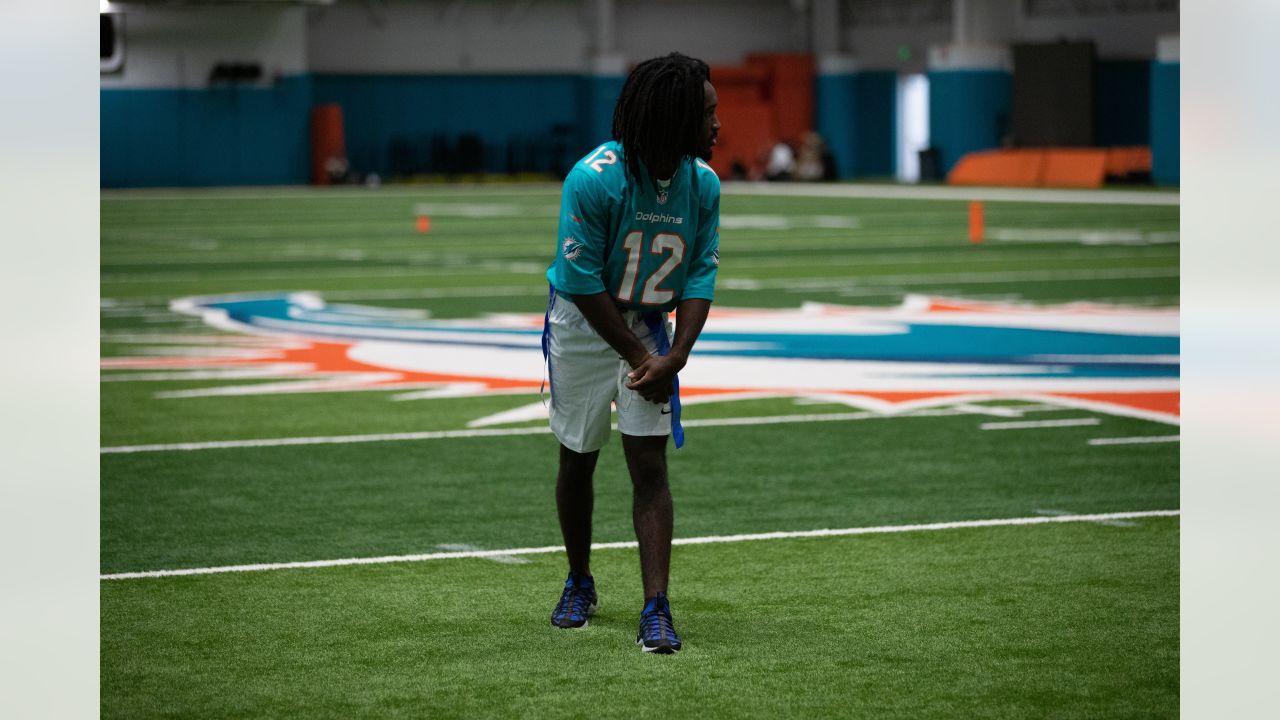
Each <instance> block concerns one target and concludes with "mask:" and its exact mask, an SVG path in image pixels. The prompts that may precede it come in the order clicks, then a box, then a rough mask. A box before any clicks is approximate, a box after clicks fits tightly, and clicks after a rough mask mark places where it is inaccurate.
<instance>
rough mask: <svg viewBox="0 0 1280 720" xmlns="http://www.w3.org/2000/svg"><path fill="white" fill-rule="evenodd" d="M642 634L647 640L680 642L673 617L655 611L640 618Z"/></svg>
mask: <svg viewBox="0 0 1280 720" xmlns="http://www.w3.org/2000/svg"><path fill="white" fill-rule="evenodd" d="M640 632H641V634H642V635H643V636H644V639H645V640H657V641H661V640H664V639H670V640H672V641H673V642H674V641H677V640H679V638H678V637H677V636H676V629H675V626H674V625H672V623H671V615H669V614H667V613H665V612H662V611H661V610H655V611H653V612H648V613H645V614H644V615H641V616H640Z"/></svg>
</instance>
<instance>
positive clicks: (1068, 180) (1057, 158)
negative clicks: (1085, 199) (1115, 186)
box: [1040, 148, 1107, 188]
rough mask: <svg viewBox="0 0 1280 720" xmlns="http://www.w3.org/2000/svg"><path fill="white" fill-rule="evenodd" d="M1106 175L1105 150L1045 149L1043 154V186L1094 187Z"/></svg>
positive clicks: (1098, 184) (1097, 185) (1099, 185)
mask: <svg viewBox="0 0 1280 720" xmlns="http://www.w3.org/2000/svg"><path fill="white" fill-rule="evenodd" d="M1106 177H1107V151H1106V150H1102V149H1100V148H1099V149H1096V150H1095V149H1087V148H1080V149H1064V150H1047V151H1045V154H1044V178H1043V180H1042V181H1041V183H1040V184H1041V185H1043V186H1045V187H1068V188H1096V187H1102V181H1103V180H1105V179H1106Z"/></svg>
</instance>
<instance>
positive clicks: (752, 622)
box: [101, 519, 1178, 718]
mask: <svg viewBox="0 0 1280 720" xmlns="http://www.w3.org/2000/svg"><path fill="white" fill-rule="evenodd" d="M1177 525H1178V523H1177V521H1176V520H1174V519H1143V520H1140V521H1137V523H1136V525H1135V526H1133V527H1107V526H1099V525H1094V524H1070V525H1067V524H1064V525H1053V526H1034V527H1006V528H984V529H965V530H949V531H941V532H920V533H907V534H897V535H889V536H865V537H856V538H823V539H804V540H781V541H767V542H749V543H740V544H733V545H711V546H686V547H678V548H676V550H675V556H674V560H673V578H672V597H673V608H674V611H675V617H676V622H677V629H678V630H679V631H680V632H681V633H682V634H683V636H684V639H685V642H686V649H685V650H684V651H683V652H682V653H680V654H679V655H676V656H672V657H655V656H648V655H644V654H642V653H640V652H639V651H638V649H636V647H635V646H634V644H633V643H634V637H635V628H636V616H637V615H638V611H639V603H640V597H639V595H640V593H639V585H638V578H637V576H638V570H637V568H636V564H637V562H636V556H635V552H634V551H626V550H619V551H598V552H596V553H595V555H594V557H593V561H592V562H593V572H594V574H595V576H596V579H597V583H598V584H599V588H600V591H601V598H602V605H601V610H600V612H599V614H598V615H597V616H596V617H595V618H593V620H592V622H591V625H590V626H589V627H588V628H587V629H585V630H582V631H562V630H556V629H554V628H551V627H550V626H549V624H548V622H547V619H546V616H547V615H548V614H549V612H550V608H551V605H552V604H554V601H555V597H556V594H557V593H558V591H559V585H560V581H561V580H562V574H563V564H564V559H563V557H562V556H558V555H557V556H532V557H531V558H530V560H531V562H529V563H528V564H520V565H507V564H501V565H500V564H497V563H493V562H489V561H483V560H460V561H436V562H427V563H416V564H398V565H385V566H363V567H344V568H329V569H319V570H294V571H273V572H264V573H238V574H230V575H214V576H203V577H185V578H162V579H149V580H128V581H106V582H103V583H102V588H101V589H102V627H103V639H102V717H104V718H117V717H119V718H126V717H127V718H145V717H205V718H220V717H227V718H231V717H236V718H245V717H294V718H349V717H441V718H453V717H459V718H461V717H529V718H533V717H548V716H554V717H581V718H623V717H626V718H630V717H636V716H638V715H648V714H660V715H662V716H664V717H677V718H683V717H701V718H742V717H760V718H765V717H768V718H791V717H797V718H799V717H874V718H920V717H931V718H934V717H936V718H972V717H987V718H1025V717H1058V718H1091V717H1108V718H1131V717H1132V718H1142V717H1169V716H1171V715H1174V714H1176V713H1177V711H1178V596H1177V587H1178V558H1177V545H1178V541H1177V536H1178V532H1177Z"/></svg>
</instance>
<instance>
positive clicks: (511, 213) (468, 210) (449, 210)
mask: <svg viewBox="0 0 1280 720" xmlns="http://www.w3.org/2000/svg"><path fill="white" fill-rule="evenodd" d="M413 214H414V215H427V216H439V217H461V218H527V217H533V218H548V217H560V208H558V207H555V206H552V205H539V204H533V205H515V204H511V203H436V204H427V203H417V204H415V205H414V206H413Z"/></svg>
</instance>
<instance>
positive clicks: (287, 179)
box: [99, 74, 622, 188]
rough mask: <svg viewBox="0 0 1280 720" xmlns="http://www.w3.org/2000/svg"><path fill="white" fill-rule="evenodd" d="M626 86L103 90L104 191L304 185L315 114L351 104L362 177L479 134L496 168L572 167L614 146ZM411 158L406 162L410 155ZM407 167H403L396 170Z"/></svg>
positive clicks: (327, 82)
mask: <svg viewBox="0 0 1280 720" xmlns="http://www.w3.org/2000/svg"><path fill="white" fill-rule="evenodd" d="M621 87H622V78H621V77H613V76H583V75H574V74H547V75H313V76H298V77H291V78H287V79H284V80H281V81H280V82H278V83H276V84H275V85H273V86H271V87H265V88H264V87H235V86H227V87H216V88H201V89H137V88H131V89H102V90H101V91H100V95H99V98H100V106H101V121H100V122H101V124H100V129H101V133H100V134H101V141H100V143H101V144H100V148H101V173H100V181H101V185H102V187H108V188H110V187H148V186H151V187H155V186H189V185H270V184H303V183H306V182H308V181H309V180H310V162H311V161H310V152H311V150H310V113H311V108H312V107H313V106H314V105H315V104H318V103H329V102H336V103H338V104H340V105H341V106H342V108H343V125H344V131H345V136H346V144H347V154H348V157H349V159H350V161H351V167H352V169H353V170H355V171H358V172H360V173H369V172H377V173H379V174H382V175H384V176H388V175H391V174H395V172H394V171H396V170H405V171H417V170H421V171H426V170H428V169H431V168H432V167H433V165H432V163H433V162H434V160H438V158H435V159H434V160H433V158H432V144H433V141H435V140H438V139H439V138H443V139H444V140H445V141H446V142H448V143H451V144H455V145H456V143H457V141H458V139H459V137H461V136H462V135H467V134H471V135H474V136H476V137H477V138H478V139H479V141H480V143H481V146H482V159H481V162H482V169H483V170H485V171H488V172H507V171H514V170H531V171H537V172H554V171H556V170H563V169H566V168H567V165H568V164H569V163H572V162H573V161H574V160H576V159H578V158H579V157H581V156H582V155H583V154H585V153H586V152H587V151H589V150H590V149H591V148H592V147H594V145H595V144H596V143H599V142H602V141H603V140H606V139H608V136H609V127H610V124H611V120H612V117H613V103H614V102H615V101H616V99H617V94H618V90H620V89H621ZM406 158H407V159H406ZM396 161H399V162H400V164H401V167H399V168H397V167H395V166H394V163H395V162H396Z"/></svg>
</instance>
